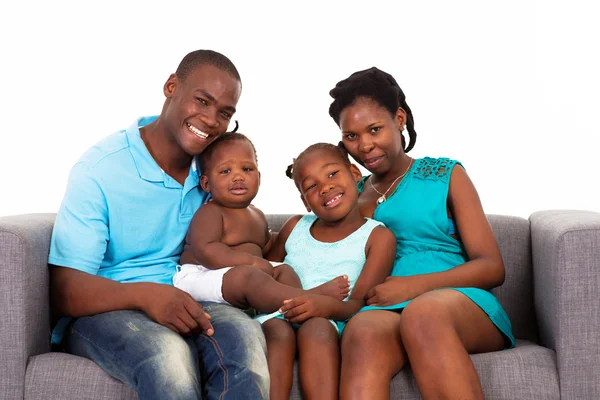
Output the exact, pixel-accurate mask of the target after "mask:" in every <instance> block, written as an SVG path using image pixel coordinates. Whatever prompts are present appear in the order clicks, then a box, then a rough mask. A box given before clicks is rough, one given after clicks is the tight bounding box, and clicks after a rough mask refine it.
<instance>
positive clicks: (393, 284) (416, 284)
mask: <svg viewBox="0 0 600 400" xmlns="http://www.w3.org/2000/svg"><path fill="white" fill-rule="evenodd" d="M426 291H427V290H425V289H423V276H420V275H415V276H388V277H387V278H386V279H385V282H383V283H382V284H379V285H377V286H375V287H373V288H371V290H369V291H368V292H367V295H366V296H365V301H366V303H367V305H368V306H380V307H384V306H391V305H394V304H400V303H403V302H405V301H407V300H412V299H414V298H415V297H417V296H419V295H421V294H423V293H425V292H426Z"/></svg>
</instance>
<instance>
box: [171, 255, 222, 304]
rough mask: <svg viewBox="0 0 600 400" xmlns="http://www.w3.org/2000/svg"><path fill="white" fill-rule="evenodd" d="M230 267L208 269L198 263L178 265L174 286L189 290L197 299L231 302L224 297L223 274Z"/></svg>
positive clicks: (185, 290)
mask: <svg viewBox="0 0 600 400" xmlns="http://www.w3.org/2000/svg"><path fill="white" fill-rule="evenodd" d="M230 269H231V267H227V268H220V269H208V268H206V267H203V266H202V265H196V264H183V265H178V266H177V272H176V273H175V276H173V286H175V287H176V288H178V289H181V290H183V291H184V292H188V293H189V294H190V295H192V297H193V298H194V300H196V301H214V302H215V303H225V304H229V303H228V302H227V301H226V300H225V299H224V298H223V275H225V273H226V272H227V271H229V270H230Z"/></svg>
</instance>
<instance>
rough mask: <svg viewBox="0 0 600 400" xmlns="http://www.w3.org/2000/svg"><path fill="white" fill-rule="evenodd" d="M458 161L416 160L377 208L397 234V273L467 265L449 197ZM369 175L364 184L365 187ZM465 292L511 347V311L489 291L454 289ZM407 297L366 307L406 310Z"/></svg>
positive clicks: (381, 218) (376, 215)
mask: <svg viewBox="0 0 600 400" xmlns="http://www.w3.org/2000/svg"><path fill="white" fill-rule="evenodd" d="M456 164H457V161H455V160H450V159H447V158H438V159H435V158H429V157H426V158H422V159H417V160H415V161H414V163H413V165H412V167H411V168H410V170H409V172H408V173H407V175H406V176H405V177H404V179H402V181H401V182H400V183H399V184H398V186H397V187H396V189H395V190H394V192H392V194H391V195H390V196H389V197H388V199H387V200H386V201H385V202H383V203H381V204H379V205H378V206H377V208H376V209H375V213H374V215H373V218H374V219H375V220H377V221H381V222H383V223H384V224H385V226H387V227H388V228H389V229H391V230H392V231H393V232H394V234H395V235H396V261H395V262H394V267H393V270H392V274H391V275H392V276H411V275H418V274H429V273H435V272H442V271H447V270H449V269H451V268H454V267H456V266H459V265H461V264H464V263H465V262H466V261H467V260H468V256H467V254H466V252H465V250H464V248H463V247H462V246H461V243H460V242H459V241H458V240H456V239H454V238H453V237H452V236H450V235H451V234H453V233H454V224H453V222H452V220H451V219H449V218H448V212H447V197H448V189H449V187H450V175H451V173H452V169H453V168H454V166H455V165H456ZM367 178H368V176H367V177H364V178H363V180H362V182H360V183H359V193H360V192H362V190H363V186H364V183H365V181H366V179H367ZM452 289H454V290H457V291H459V292H461V293H463V294H464V295H465V296H467V297H468V298H469V299H471V300H472V301H473V302H474V303H475V304H477V305H478V306H479V307H481V309H482V310H483V311H485V313H486V314H487V315H488V316H489V317H490V319H491V320H492V322H493V323H494V324H495V325H496V326H497V327H498V329H499V330H500V331H501V332H502V333H503V334H504V336H505V338H506V342H507V346H508V347H514V345H515V338H514V336H513V334H512V327H511V324H510V320H509V318H508V315H506V312H505V311H504V310H503V309H502V306H501V305H500V303H499V302H498V300H497V299H496V297H494V295H493V294H492V293H491V292H490V291H489V290H483V289H478V288H452ZM408 303H410V300H409V301H405V302H403V303H400V304H395V305H391V306H385V307H378V306H366V307H363V308H362V309H361V310H360V311H367V310H401V309H403V308H404V307H406V306H407V305H408Z"/></svg>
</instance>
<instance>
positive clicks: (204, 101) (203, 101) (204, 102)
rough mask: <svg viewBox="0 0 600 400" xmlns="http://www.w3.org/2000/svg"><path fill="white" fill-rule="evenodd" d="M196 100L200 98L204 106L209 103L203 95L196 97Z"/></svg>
mask: <svg viewBox="0 0 600 400" xmlns="http://www.w3.org/2000/svg"><path fill="white" fill-rule="evenodd" d="M196 100H198V101H199V102H200V103H201V104H202V105H204V106H207V105H208V101H206V100H204V99H203V98H202V97H196Z"/></svg>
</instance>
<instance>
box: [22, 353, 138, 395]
mask: <svg viewBox="0 0 600 400" xmlns="http://www.w3.org/2000/svg"><path fill="white" fill-rule="evenodd" d="M25 385H26V389H25V399H26V400H46V399H47V400H50V399H64V400H70V399H73V400H80V399H86V400H129V399H131V400H133V399H137V394H136V393H135V392H134V391H133V390H132V389H131V388H129V387H128V386H126V385H125V384H123V383H121V382H119V381H118V380H116V379H114V378H112V377H110V376H108V375H107V374H105V373H104V371H102V370H101V369H100V367H98V365H96V363H95V362H93V361H90V360H88V359H87V358H83V357H77V356H73V355H71V354H64V353H47V354H42V355H39V356H35V357H32V358H31V359H30V360H29V365H28V366H27V377H26V379H25Z"/></svg>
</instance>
